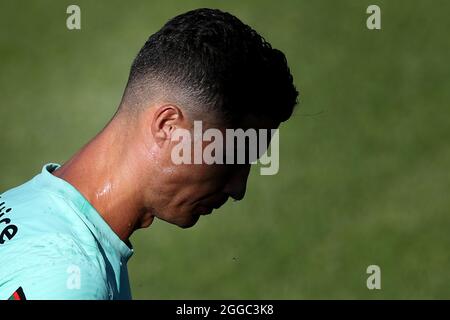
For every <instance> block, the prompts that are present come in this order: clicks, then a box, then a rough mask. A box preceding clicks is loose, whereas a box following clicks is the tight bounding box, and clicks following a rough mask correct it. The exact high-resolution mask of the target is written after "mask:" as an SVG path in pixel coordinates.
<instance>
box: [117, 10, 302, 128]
mask: <svg viewBox="0 0 450 320" xmlns="http://www.w3.org/2000/svg"><path fill="white" fill-rule="evenodd" d="M161 91H164V93H161ZM129 94H133V95H147V96H149V95H150V96H151V95H161V94H164V96H165V97H166V98H168V99H183V101H184V102H185V103H186V105H189V106H190V107H189V109H190V111H191V112H192V113H193V114H194V115H193V117H194V118H198V117H201V116H202V115H205V114H214V116H219V117H221V119H223V120H225V121H231V122H234V121H235V120H239V119H240V118H241V117H242V116H245V115H252V116H256V117H266V118H270V119H273V120H275V121H278V122H282V121H285V120H287V119H288V118H289V117H290V116H291V114H292V112H293V109H294V106H295V105H296V104H297V102H298V101H297V98H298V92H297V90H296V88H295V86H294V84H293V78H292V75H291V72H290V70H289V67H288V64H287V61H286V57H285V55H284V54H283V53H282V52H281V51H280V50H277V49H274V48H272V46H271V45H270V44H269V43H268V42H267V41H266V40H265V39H264V38H263V37H261V36H260V35H259V34H258V33H257V32H256V31H255V30H253V29H252V28H251V27H249V26H248V25H246V24H244V23H243V22H241V21H240V20H239V19H238V18H236V17H235V16H233V15H232V14H230V13H227V12H223V11H220V10H217V9H207V8H202V9H196V10H192V11H189V12H186V13H184V14H181V15H178V16H176V17H174V18H172V19H171V20H169V21H168V22H167V23H166V24H165V25H164V26H163V27H162V28H161V29H160V30H159V31H158V32H156V33H155V34H153V35H151V36H150V38H149V39H148V40H147V42H146V43H145V44H144V46H143V47H142V49H141V50H140V51H139V53H138V54H137V56H136V58H135V59H134V61H133V64H132V66H131V71H130V76H129V79H128V84H127V90H126V92H125V95H129ZM174 96H176V97H177V98H175V97H174ZM185 107H186V106H185ZM194 120H197V119H194Z"/></svg>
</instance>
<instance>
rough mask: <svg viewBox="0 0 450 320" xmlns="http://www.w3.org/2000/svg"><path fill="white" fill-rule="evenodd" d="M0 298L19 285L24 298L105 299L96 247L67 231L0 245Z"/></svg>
mask: <svg viewBox="0 0 450 320" xmlns="http://www.w3.org/2000/svg"><path fill="white" fill-rule="evenodd" d="M0 254H1V256H2V258H4V259H2V260H3V261H2V268H1V269H0V299H7V298H8V297H9V295H10V294H12V293H13V292H14V291H15V290H16V289H17V288H19V287H21V288H22V290H23V292H24V294H25V296H26V297H27V299H108V297H109V288H108V281H107V275H106V271H105V270H106V268H105V262H104V260H103V258H102V256H101V253H100V251H99V250H98V248H94V247H92V248H90V247H86V246H84V245H81V244H80V243H78V242H77V240H76V238H75V237H73V236H72V235H70V234H62V233H48V234H43V235H40V236H36V235H35V236H29V237H25V238H22V239H20V241H17V242H15V243H14V242H11V243H8V244H6V245H2V246H0Z"/></svg>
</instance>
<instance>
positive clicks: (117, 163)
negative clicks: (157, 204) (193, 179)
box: [53, 124, 153, 242]
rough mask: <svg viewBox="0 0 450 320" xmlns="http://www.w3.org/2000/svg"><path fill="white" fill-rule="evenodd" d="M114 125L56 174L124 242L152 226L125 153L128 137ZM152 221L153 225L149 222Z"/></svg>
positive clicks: (127, 153) (151, 218) (135, 174)
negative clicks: (77, 193)
mask: <svg viewBox="0 0 450 320" xmlns="http://www.w3.org/2000/svg"><path fill="white" fill-rule="evenodd" d="M112 127H113V126H111V124H110V125H109V126H108V127H107V128H105V130H103V131H102V132H101V133H99V134H98V135H97V136H96V137H95V138H94V139H93V140H91V141H90V142H89V143H88V144H87V145H85V146H84V147H83V148H82V149H81V150H80V151H78V152H77V153H76V154H75V155H74V156H73V157H72V158H71V159H70V160H69V161H68V162H66V163H65V164H64V165H63V166H61V167H60V168H59V169H57V170H56V171H54V172H53V174H54V175H55V176H57V177H59V178H61V179H64V180H65V181H67V182H68V183H70V184H71V185H72V186H74V187H75V188H76V189H77V190H78V191H79V192H80V193H81V194H82V195H83V196H84V197H85V198H86V199H87V200H88V201H89V202H90V204H91V205H92V206H93V207H94V208H95V209H96V210H97V212H99V214H100V215H101V216H102V217H103V219H104V220H105V221H106V223H108V225H109V226H110V227H111V229H112V230H113V231H114V232H115V233H116V234H117V235H118V236H119V237H120V238H121V239H122V240H123V241H125V242H127V241H128V238H129V237H130V235H131V234H132V233H133V232H134V230H136V229H137V228H139V227H141V226H142V224H143V223H144V224H147V225H149V224H151V222H152V221H153V216H151V215H149V214H148V213H147V215H146V220H147V221H142V217H144V216H145V214H146V212H145V210H144V209H143V207H144V206H143V203H142V201H141V200H142V199H140V194H141V193H140V192H139V191H140V186H139V185H138V184H137V183H136V182H137V181H139V179H138V177H137V174H138V173H137V172H133V170H131V168H135V167H136V164H133V165H132V163H130V161H133V159H131V158H130V157H131V156H132V153H131V152H126V151H127V150H126V148H127V147H128V145H127V141H126V139H127V135H126V134H125V135H123V134H119V132H120V131H115V130H114V128H112ZM119 130H120V128H119ZM148 220H150V221H148Z"/></svg>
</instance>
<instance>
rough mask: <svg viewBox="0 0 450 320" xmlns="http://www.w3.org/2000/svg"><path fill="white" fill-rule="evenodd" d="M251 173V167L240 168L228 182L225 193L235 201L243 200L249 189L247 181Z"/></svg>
mask: <svg viewBox="0 0 450 320" xmlns="http://www.w3.org/2000/svg"><path fill="white" fill-rule="evenodd" d="M249 173H250V165H244V166H240V168H239V170H237V171H236V172H235V173H234V174H233V175H232V176H231V178H230V180H229V181H228V183H227V185H226V186H225V190H224V192H225V193H226V194H228V195H230V197H232V198H233V199H234V200H237V201H239V200H242V199H243V198H244V196H245V191H246V189H247V179H248V175H249Z"/></svg>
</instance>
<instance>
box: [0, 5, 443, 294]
mask: <svg viewBox="0 0 450 320" xmlns="http://www.w3.org/2000/svg"><path fill="white" fill-rule="evenodd" d="M69 4H78V5H79V6H80V7H81V26H82V29H81V30H79V31H69V30H67V28H66V18H67V16H68V15H67V14H66V8H67V6H68V5H69ZM370 4H377V5H379V6H380V7H381V17H382V30H380V31H371V30H368V29H367V28H366V19H367V17H368V15H367V14H366V8H367V6H368V5H370ZM198 7H214V8H220V9H223V10H226V11H229V12H231V13H233V14H235V15H237V16H238V17H239V18H240V19H242V20H243V21H244V22H246V23H248V24H249V25H251V26H252V27H254V28H255V29H256V30H257V31H258V32H260V33H261V34H262V35H263V36H264V37H265V38H266V39H267V40H268V41H269V42H271V43H272V45H273V46H274V47H276V48H279V49H281V50H282V51H283V52H285V54H286V56H287V58H288V61H289V64H290V67H291V70H292V72H293V75H294V79H295V82H296V85H297V87H298V88H299V89H300V91H301V96H302V98H301V104H300V108H299V109H297V111H296V113H295V115H294V116H293V118H292V119H291V120H290V121H289V122H287V123H286V124H284V125H283V126H282V129H281V133H280V143H281V150H280V152H281V154H280V160H281V163H280V171H279V174H277V175H275V176H260V175H259V174H258V172H259V170H255V169H256V168H254V170H253V171H252V174H251V177H250V180H249V188H248V192H247V196H246V198H245V199H244V200H243V201H241V202H239V203H228V204H227V205H225V206H224V207H223V208H222V209H220V210H218V211H217V213H216V214H213V215H211V216H208V217H204V218H202V219H201V221H200V222H199V223H198V224H197V225H196V226H195V227H194V228H192V229H187V230H182V229H179V228H177V227H175V226H172V225H169V224H166V223H163V222H161V221H156V222H155V223H154V224H153V225H152V226H151V227H150V228H149V229H145V230H140V231H138V232H137V233H135V235H133V237H132V242H133V244H134V247H135V255H134V256H133V258H132V259H131V260H130V263H129V272H130V277H131V283H132V289H133V294H134V298H137V299H174V298H182V299H187V298H192V299H197V298H202V299H203V298H204V299H210V298H217V299H221V298H226V299H239V298H254V299H307V298H310V299H315V298H332V299H347V298H365V299H372V298H375V299H380V298H395V299H397V298H450V234H449V231H450V213H449V207H450V199H449V196H450V194H449V190H450V174H449V167H450V165H449V164H450V121H449V120H450V113H449V111H448V108H449V101H450V88H449V84H450V83H449V79H450V77H449V76H450V72H449V69H450V68H449V63H448V57H449V53H450V50H449V46H450V42H449V41H448V32H449V31H450V28H449V27H450V19H449V18H448V17H449V14H450V2H449V1H439V0H433V1H425V0H423V1H380V0H377V1H371V0H370V1H366V0H346V1H333V0H327V1H325V0H321V1H317V0H316V1H306V0H303V1H300V0H297V1H242V0H238V1H160V2H157V1H104V0H102V1H84V0H76V1H42V0H41V1H27V2H25V1H20V2H19V1H13V0H2V1H1V2H0V35H1V51H0V66H1V68H0V71H1V72H0V93H1V100H0V106H1V107H0V128H1V129H0V132H1V135H0V150H1V156H0V172H1V178H0V191H1V192H3V191H5V190H6V189H9V188H11V187H13V186H15V185H18V184H21V183H22V182H24V181H26V180H28V179H30V178H31V177H32V176H34V175H35V174H37V173H38V172H39V171H40V170H41V167H42V165H43V164H44V163H46V162H59V163H62V162H64V161H65V160H67V159H68V158H69V157H70V156H71V155H72V154H73V153H74V152H75V151H76V150H77V149H78V148H80V147H81V146H82V145H83V144H84V143H86V142H87V141H88V140H89V139H90V138H91V137H92V136H93V135H95V134H96V133H97V132H98V131H99V130H100V129H101V128H102V127H103V126H104V124H105V123H106V122H107V121H108V120H109V119H110V117H111V116H112V114H113V113H114V111H115V108H116V106H117V105H118V103H119V100H120V98H121V94H122V90H123V87H124V85H125V83H126V79H127V75H128V70H129V66H130V64H131V61H132V59H133V58H134V56H135V54H136V53H137V51H138V50H139V49H140V47H141V46H142V45H143V43H144V42H145V40H146V39H147V37H148V36H149V35H150V34H152V33H154V32H156V31H157V30H158V29H159V28H160V27H161V26H162V24H163V23H164V22H166V21H167V20H168V19H169V18H171V17H173V16H175V15H177V14H179V13H182V12H185V11H187V10H189V9H193V8H198ZM0 260H1V257H0ZM371 264H377V265H379V266H380V267H381V272H382V289H381V290H372V291H370V290H368V289H367V287H366V279H367V277H368V275H367V274H366V268H367V266H368V265H371Z"/></svg>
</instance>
